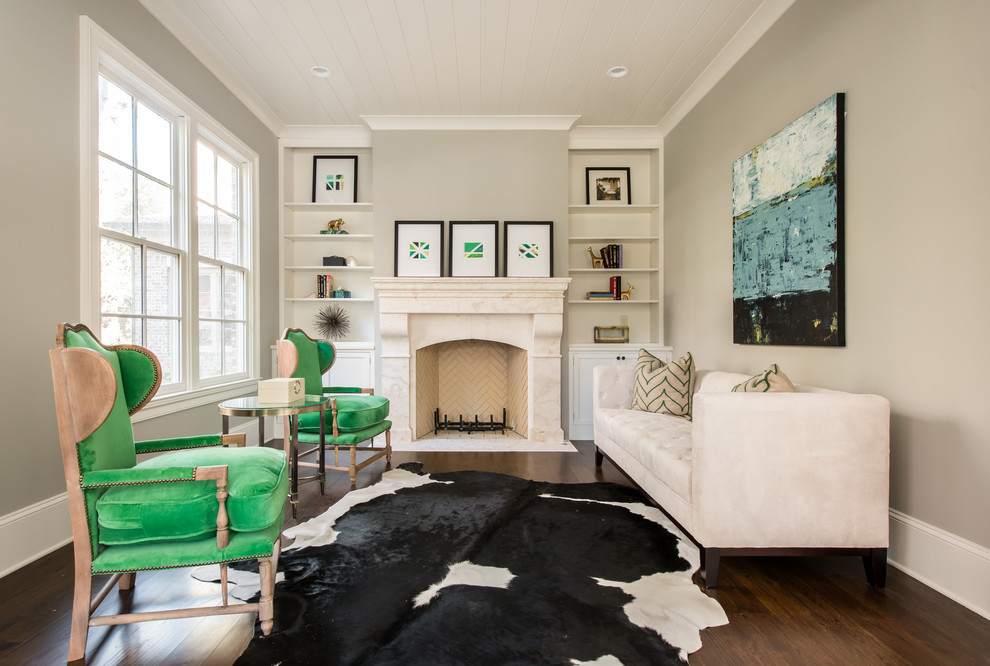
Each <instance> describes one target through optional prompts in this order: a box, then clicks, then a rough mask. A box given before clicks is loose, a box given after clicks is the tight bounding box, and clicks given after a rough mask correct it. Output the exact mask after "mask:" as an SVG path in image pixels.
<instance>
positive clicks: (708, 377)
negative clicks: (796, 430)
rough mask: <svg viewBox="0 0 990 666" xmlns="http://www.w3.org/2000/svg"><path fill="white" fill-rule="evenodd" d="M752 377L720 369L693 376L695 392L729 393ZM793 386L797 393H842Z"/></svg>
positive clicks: (802, 385)
mask: <svg viewBox="0 0 990 666" xmlns="http://www.w3.org/2000/svg"><path fill="white" fill-rule="evenodd" d="M750 377H752V375H746V374H742V373H739V372H723V371H721V370H698V371H697V372H696V373H695V378H694V392H695V393H730V392H731V391H732V387H733V386H736V385H737V384H741V383H742V382H744V381H746V380H747V379H749V378H750ZM794 388H795V389H796V390H797V392H798V393H844V391H835V390H833V389H827V388H821V387H818V386H810V385H808V384H795V385H794Z"/></svg>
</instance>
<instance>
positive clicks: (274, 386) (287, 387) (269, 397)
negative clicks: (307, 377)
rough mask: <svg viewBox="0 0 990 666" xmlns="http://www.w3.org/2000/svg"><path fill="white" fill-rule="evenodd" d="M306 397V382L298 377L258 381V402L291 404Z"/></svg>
mask: <svg viewBox="0 0 990 666" xmlns="http://www.w3.org/2000/svg"><path fill="white" fill-rule="evenodd" d="M305 398H306V384H305V382H304V381H303V380H302V378H300V377H287V378H278V379H263V380H261V381H260V382H258V402H261V403H267V404H269V405H293V404H295V403H297V402H302V401H303V400H305Z"/></svg>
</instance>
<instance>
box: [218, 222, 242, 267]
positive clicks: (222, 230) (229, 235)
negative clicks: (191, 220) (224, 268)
mask: <svg viewBox="0 0 990 666" xmlns="http://www.w3.org/2000/svg"><path fill="white" fill-rule="evenodd" d="M237 232H238V228H237V218H235V217H231V216H230V215H227V214H226V213H221V212H217V259H220V260H222V261H227V262H230V263H232V264H239V263H241V261H240V259H241V253H240V252H239V249H240V248H239V242H238V240H239V234H238V233H237Z"/></svg>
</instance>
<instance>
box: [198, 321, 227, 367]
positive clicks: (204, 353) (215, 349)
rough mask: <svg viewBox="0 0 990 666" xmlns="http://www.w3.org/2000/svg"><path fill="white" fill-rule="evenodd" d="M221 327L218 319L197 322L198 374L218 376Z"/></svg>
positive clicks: (220, 362)
mask: <svg viewBox="0 0 990 666" xmlns="http://www.w3.org/2000/svg"><path fill="white" fill-rule="evenodd" d="M222 344H223V341H222V340H221V327H220V322H218V321H200V322H199V376H200V377H219V376H220V374H221V372H222V371H223V366H222V358H223V357H222V355H221V352H222Z"/></svg>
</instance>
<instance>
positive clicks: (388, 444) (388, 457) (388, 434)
mask: <svg viewBox="0 0 990 666" xmlns="http://www.w3.org/2000/svg"><path fill="white" fill-rule="evenodd" d="M385 462H386V463H390V462H392V429H391V428H389V429H388V430H386V431H385Z"/></svg>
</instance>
